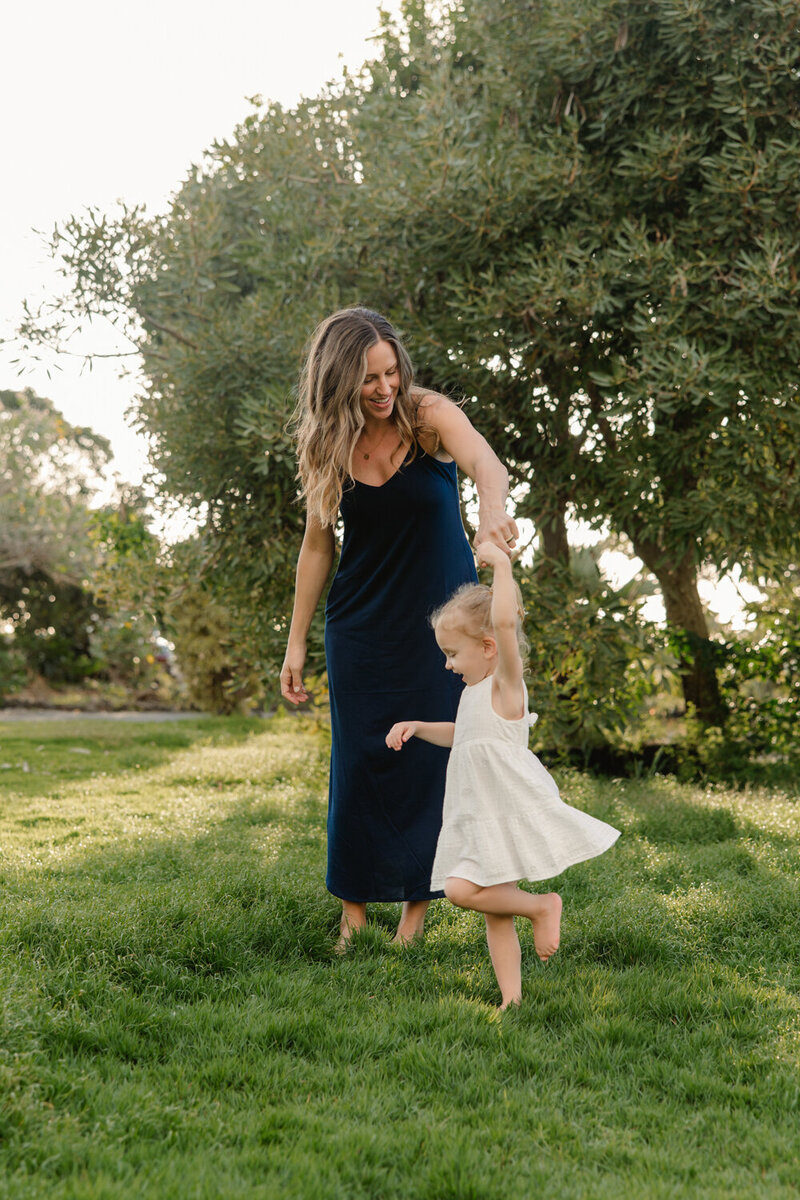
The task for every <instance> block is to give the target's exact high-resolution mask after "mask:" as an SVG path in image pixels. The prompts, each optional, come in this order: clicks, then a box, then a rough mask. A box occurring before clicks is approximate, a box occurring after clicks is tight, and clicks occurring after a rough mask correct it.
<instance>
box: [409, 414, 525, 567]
mask: <svg viewBox="0 0 800 1200" xmlns="http://www.w3.org/2000/svg"><path fill="white" fill-rule="evenodd" d="M420 408H421V409H422V411H423V413H424V421H425V424H427V425H429V426H431V427H432V428H433V429H435V430H436V432H437V433H438V435H439V439H440V441H441V444H442V448H443V449H444V450H445V451H446V452H447V453H448V454H449V455H450V456H451V457H452V458H454V459H455V460H456V463H457V465H458V468H459V470H460V471H463V473H464V474H465V475H468V476H469V478H470V479H471V480H472V481H473V483H474V484H475V486H476V488H477V489H478V501H479V505H480V508H479V514H478V532H477V534H476V535H475V545H476V546H478V545H480V544H481V542H494V544H495V545H496V546H499V547H500V549H501V550H504V551H505V552H506V554H508V555H510V554H511V551H512V550H513V548H514V547H515V546H516V544H517V539H518V538H519V530H518V529H517V523H516V521H515V520H514V518H513V517H511V516H509V514H508V513H507V512H506V501H507V500H508V471H507V470H506V468H505V467H504V466H503V464H502V463H501V461H500V459H499V458H498V457H497V455H496V454H495V452H494V450H492V448H491V446H490V445H489V443H488V442H487V441H486V438H485V437H483V436H482V435H481V434H480V433H478V431H477V429H476V428H475V426H474V425H473V424H472V422H471V421H470V419H469V417H468V416H467V415H466V413H464V412H463V411H462V410H461V409H460V408H459V407H458V405H457V404H453V402H452V400H448V399H447V397H446V396H440V395H438V393H435V392H430V393H428V394H426V395H425V397H424V399H423V400H422V401H421V402H420Z"/></svg>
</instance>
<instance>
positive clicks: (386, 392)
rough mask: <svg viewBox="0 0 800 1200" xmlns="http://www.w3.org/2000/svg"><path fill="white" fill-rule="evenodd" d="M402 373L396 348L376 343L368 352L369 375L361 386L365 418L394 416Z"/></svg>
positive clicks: (362, 408)
mask: <svg viewBox="0 0 800 1200" xmlns="http://www.w3.org/2000/svg"><path fill="white" fill-rule="evenodd" d="M399 385H400V371H399V369H398V363H397V355H396V354H395V352H394V347H393V346H391V345H390V344H389V343H388V342H383V341H381V342H376V343H375V345H374V346H372V347H370V349H369V350H368V351H367V375H366V378H365V380H364V382H363V383H362V385H361V411H362V412H363V414H364V416H365V417H376V418H377V419H378V420H381V419H385V418H387V417H390V416H391V415H392V411H393V410H394V402H395V400H396V399H397V389H398V387H399Z"/></svg>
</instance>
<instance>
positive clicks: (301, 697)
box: [281, 645, 308, 705]
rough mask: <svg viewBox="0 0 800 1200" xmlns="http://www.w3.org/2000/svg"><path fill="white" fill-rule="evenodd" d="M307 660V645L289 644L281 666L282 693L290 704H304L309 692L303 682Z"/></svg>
mask: <svg viewBox="0 0 800 1200" xmlns="http://www.w3.org/2000/svg"><path fill="white" fill-rule="evenodd" d="M305 661H306V648H305V646H292V645H289V646H288V647H287V650H286V658H285V659H284V660H283V666H282V667H281V695H282V696H283V698H284V700H288V701H289V703H290V704H295V705H297V704H304V703H305V701H306V700H308V692H307V691H306V688H305V684H304V683H303V667H304V665H305Z"/></svg>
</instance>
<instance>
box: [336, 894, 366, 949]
mask: <svg viewBox="0 0 800 1200" xmlns="http://www.w3.org/2000/svg"><path fill="white" fill-rule="evenodd" d="M366 923H367V906H366V904H356V903H354V902H353V901H352V900H343V901H342V919H341V921H340V922H339V940H338V942H337V943H336V945H335V947H334V950H335V952H336V953H337V954H343V953H344V951H345V950H346V949H347V947H348V946H349V945H350V939H351V938H352V936H353V934H354V933H355V932H356V931H357V930H358V929H363V928H364V926H365V925H366Z"/></svg>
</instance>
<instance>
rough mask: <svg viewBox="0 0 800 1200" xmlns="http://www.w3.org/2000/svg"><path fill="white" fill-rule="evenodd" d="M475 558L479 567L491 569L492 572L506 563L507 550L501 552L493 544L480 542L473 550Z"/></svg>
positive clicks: (507, 557)
mask: <svg viewBox="0 0 800 1200" xmlns="http://www.w3.org/2000/svg"><path fill="white" fill-rule="evenodd" d="M475 557H476V558H477V560H478V566H479V567H491V568H492V570H494V569H495V567H500V566H502V565H503V563H507V562H508V559H509V555H508V552H507V550H501V549H500V547H499V546H497V545H496V544H495V543H494V542H481V543H480V545H478V546H476V548H475Z"/></svg>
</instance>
